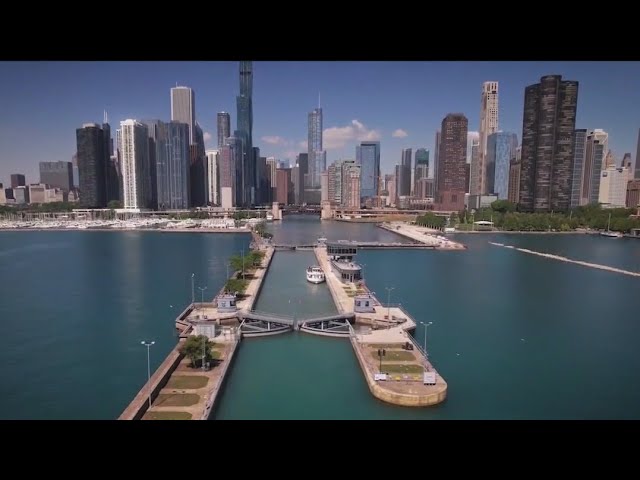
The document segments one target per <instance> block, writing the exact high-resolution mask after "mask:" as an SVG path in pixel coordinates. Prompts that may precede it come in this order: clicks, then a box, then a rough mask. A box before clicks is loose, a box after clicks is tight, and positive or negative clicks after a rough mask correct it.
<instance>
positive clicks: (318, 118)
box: [307, 107, 327, 189]
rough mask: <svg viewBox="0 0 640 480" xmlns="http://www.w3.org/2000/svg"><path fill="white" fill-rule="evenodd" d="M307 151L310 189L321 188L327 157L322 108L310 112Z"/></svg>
mask: <svg viewBox="0 0 640 480" xmlns="http://www.w3.org/2000/svg"><path fill="white" fill-rule="evenodd" d="M307 150H308V153H309V187H311V188H314V189H315V188H320V174H321V173H322V172H323V171H325V170H326V168H327V166H326V156H325V154H324V151H323V150H322V108H320V107H318V108H314V109H313V111H312V112H309V126H308V139H307Z"/></svg>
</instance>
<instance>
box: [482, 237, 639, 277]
mask: <svg viewBox="0 0 640 480" xmlns="http://www.w3.org/2000/svg"><path fill="white" fill-rule="evenodd" d="M489 244H491V245H495V246H496V247H504V248H510V249H512V250H518V251H519V252H524V253H530V254H531V255H538V256H540V257H545V258H550V259H552V260H559V261H561V262H567V263H575V264H576V265H582V266H584V267H591V268H597V269H599V270H606V271H608V272H614V273H622V274H623V275H630V276H632V277H640V273H638V272H631V271H629V270H623V269H622V268H616V267H610V266H608V265H601V264H599V263H590V262H583V261H582V260H572V259H571V258H567V257H563V256H560V255H554V254H552V253H543V252H536V251H535V250H529V249H528V248H519V247H514V246H513V245H505V244H504V243H497V242H489Z"/></svg>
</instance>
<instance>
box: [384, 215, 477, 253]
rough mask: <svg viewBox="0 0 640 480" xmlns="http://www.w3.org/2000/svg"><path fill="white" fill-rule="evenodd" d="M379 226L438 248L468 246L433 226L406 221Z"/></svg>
mask: <svg viewBox="0 0 640 480" xmlns="http://www.w3.org/2000/svg"><path fill="white" fill-rule="evenodd" d="M378 227H380V228H384V229H385V230H388V231H390V232H393V233H397V234H398V235H402V236H403V237H406V238H410V239H412V240H415V241H417V242H420V243H424V244H426V245H430V246H432V247H433V248H434V249H436V250H464V249H466V248H467V247H465V246H464V245H463V244H462V243H459V242H454V241H453V240H451V239H448V238H446V237H445V236H444V235H443V234H442V232H440V231H439V230H434V229H432V228H427V227H420V226H418V225H411V224H408V223H405V222H391V223H380V224H378Z"/></svg>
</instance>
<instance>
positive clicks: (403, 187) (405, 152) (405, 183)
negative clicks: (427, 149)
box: [398, 148, 413, 197]
mask: <svg viewBox="0 0 640 480" xmlns="http://www.w3.org/2000/svg"><path fill="white" fill-rule="evenodd" d="M412 153H413V152H412V150H411V149H410V148H403V149H402V159H401V161H400V178H399V179H398V187H399V188H400V190H399V191H398V196H403V197H404V196H408V195H411V154H412Z"/></svg>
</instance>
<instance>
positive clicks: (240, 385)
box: [0, 217, 640, 419]
mask: <svg viewBox="0 0 640 480" xmlns="http://www.w3.org/2000/svg"><path fill="white" fill-rule="evenodd" d="M345 225H347V227H346V228H352V227H351V225H352V224H346V223H334V222H322V223H321V222H320V221H319V220H314V219H313V218H310V217H304V218H302V219H301V218H299V217H286V218H285V220H284V222H282V224H281V225H280V226H279V227H276V228H280V231H285V229H286V231H287V232H289V233H287V235H290V236H291V238H308V239H309V240H315V238H317V236H318V235H317V233H318V230H320V231H321V232H322V233H324V234H325V236H327V237H329V238H335V239H338V238H341V237H343V236H344V232H345V230H344V228H345ZM334 227H335V230H334ZM357 228H358V230H359V235H361V237H360V238H359V239H360V240H375V239H379V237H378V236H379V235H380V233H384V234H385V235H387V234H388V235H391V238H393V240H396V237H395V235H394V234H392V233H390V232H384V231H382V230H381V229H378V228H376V227H374V226H373V225H365V224H358V226H357ZM458 238H459V239H460V240H462V241H463V242H465V243H467V244H468V246H469V249H468V250H467V251H464V252H433V251H427V250H411V251H375V250H365V251H362V252H360V253H359V254H358V257H359V259H360V260H361V261H362V262H363V263H365V264H366V268H365V276H366V279H367V283H368V284H369V286H370V287H371V289H372V290H374V291H376V292H378V293H379V294H380V295H379V296H381V297H382V298H383V299H386V290H385V287H389V286H392V287H395V289H394V290H393V291H392V296H391V301H392V302H394V303H396V302H401V303H402V304H403V305H404V306H405V308H407V310H408V311H409V312H411V313H412V315H413V316H414V317H415V318H416V319H417V320H418V321H432V322H434V323H433V325H432V326H431V327H429V331H428V338H427V343H428V347H429V351H430V356H431V359H432V361H433V362H434V364H435V366H436V367H437V368H438V369H439V371H440V372H441V373H442V375H443V376H444V377H445V378H446V380H447V381H448V383H449V398H448V400H447V401H446V402H445V403H444V404H442V405H440V406H437V407H433V408H427V409H407V408H401V407H394V406H390V405H387V404H384V403H382V402H380V401H378V400H376V399H374V398H373V397H372V396H371V394H370V393H369V391H368V389H367V386H366V383H365V381H364V379H363V378H362V373H361V371H360V368H359V366H358V364H357V361H356V359H355V356H354V354H353V352H352V350H351V346H350V344H349V342H348V341H347V340H344V339H332V338H319V337H313V336H310V335H305V334H301V333H296V334H294V333H291V334H284V335H279V336H275V337H270V338H262V339H247V340H244V341H243V342H242V344H241V347H240V350H239V352H238V356H237V359H236V363H235V364H234V366H233V369H232V370H231V372H230V373H231V375H230V377H229V379H228V383H227V387H226V389H225V391H224V393H223V396H222V397H221V401H220V404H219V406H218V409H217V411H216V414H215V416H216V418H218V419H231V418H240V419H248V418H264V419H268V418H273V419H277V418H283V419H284V418H287V419H288V418H314V419H333V418H335V419H366V418H373V419H394V418H397V419H412V418H425V419H429V418H434V419H436V418H437V419H452V418H472V419H491V418H505V419H519V418H527V419H540V418H590V419H591V418H616V419H617V418H634V419H638V418H640V385H639V383H638V380H637V372H638V371H640V350H639V349H638V348H637V345H638V343H639V341H640V323H639V322H638V321H637V318H638V312H640V298H639V297H638V295H636V294H635V292H637V291H638V289H639V287H640V279H637V278H634V277H628V276H624V275H619V274H614V273H610V272H605V271H600V270H596V269H590V268H586V267H582V266H578V265H572V264H567V263H563V262H557V261H552V260H548V259H544V258H540V257H536V256H532V255H527V254H524V253H519V252H514V251H512V250H507V249H504V248H499V247H494V246H491V245H489V244H488V243H487V242H488V240H493V241H498V242H505V243H510V244H515V242H522V243H519V244H521V245H522V246H526V247H527V248H532V249H534V250H539V251H549V252H552V253H562V252H568V253H562V254H567V256H571V257H572V258H579V259H582V260H587V261H593V262H597V263H610V264H614V263H616V265H615V266H620V267H622V268H627V269H634V268H636V269H637V263H635V260H634V259H636V258H637V255H638V254H639V250H638V249H640V242H638V241H637V240H612V239H607V238H602V237H586V236H580V235H556V236H550V235H488V236H487V235H459V236H458ZM393 240H392V241H393ZM596 240H597V241H598V242H596ZM387 241H388V239H387ZM294 242H295V240H290V241H289V242H288V243H294ZM634 242H635V243H634ZM248 244H249V237H248V236H247V235H233V234H219V235H207V234H197V233H185V234H179V233H156V232H146V233H143V232H86V231H85V232H6V233H0V278H1V279H2V280H0V287H1V288H0V328H1V329H2V333H3V338H4V340H5V342H4V346H3V347H4V348H3V349H2V350H0V378H2V380H3V393H4V395H2V397H0V398H1V400H0V406H2V407H3V408H2V410H1V411H2V412H3V418H74V419H75V418H104V419H109V418H116V417H117V416H118V415H119V414H120V413H121V412H122V410H123V409H124V408H125V406H126V405H127V404H128V402H129V401H130V400H131V399H132V398H133V396H134V395H135V394H136V393H137V391H138V389H139V388H140V387H141V386H142V384H143V383H144V382H145V381H146V349H145V348H144V347H142V346H141V345H140V341H141V340H155V341H156V342H157V343H156V345H154V346H153V347H152V349H151V363H152V368H155V367H156V366H157V365H158V364H159V363H160V362H161V361H162V359H163V358H164V356H165V355H166V354H167V353H168V352H169V350H170V349H171V348H172V347H173V346H174V345H175V341H176V339H175V336H174V330H173V319H174V317H175V315H176V312H175V310H176V309H182V308H183V307H184V306H185V305H186V304H187V303H188V302H189V301H190V300H191V281H190V280H191V273H192V272H195V273H196V287H197V286H198V285H207V286H208V290H207V292H208V294H209V296H212V295H213V294H214V293H215V292H217V290H218V289H219V288H220V287H221V286H222V284H223V282H224V277H225V275H226V268H225V262H226V261H227V259H228V257H229V256H230V255H232V254H234V253H237V252H239V251H240V249H241V248H245V249H246V248H247V247H248ZM569 253H571V254H569ZM309 255H313V253H312V252H295V253H291V252H278V253H276V257H275V258H274V264H273V267H272V268H273V269H272V270H271V272H270V273H269V276H268V279H267V284H266V285H265V287H264V290H263V294H262V297H261V298H260V300H259V303H258V306H257V307H259V309H260V310H268V311H273V312H275V313H286V314H290V315H293V314H294V313H295V309H297V311H298V312H303V311H305V310H306V309H308V310H309V312H316V311H319V310H320V309H322V308H324V307H323V305H327V308H331V303H330V302H329V301H328V300H329V299H330V295H329V293H328V291H327V290H326V287H324V286H321V287H324V290H323V289H322V288H320V289H318V290H317V292H318V293H317V295H314V294H310V293H309V288H313V287H316V286H312V285H310V284H307V282H306V281H305V279H304V273H303V272H302V273H301V272H299V271H298V270H299V269H300V268H304V267H306V265H307V264H308V263H309V262H310V261H311V260H313V257H312V256H311V257H310V256H309ZM196 292H197V290H196ZM319 292H323V293H319ZM289 299H292V301H291V303H290V302H289ZM295 299H297V300H298V302H296V300H295ZM327 302H328V303H327ZM169 305H174V307H173V308H171V307H170V306H169ZM416 337H417V338H418V340H419V341H420V342H422V341H423V331H422V329H421V326H420V327H419V328H418V330H417V331H416Z"/></svg>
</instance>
